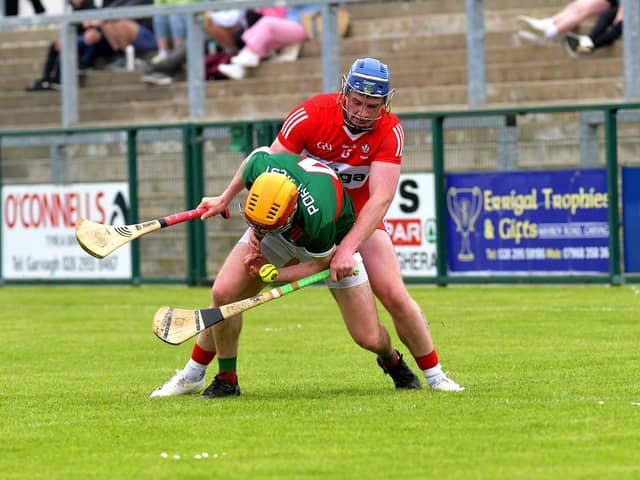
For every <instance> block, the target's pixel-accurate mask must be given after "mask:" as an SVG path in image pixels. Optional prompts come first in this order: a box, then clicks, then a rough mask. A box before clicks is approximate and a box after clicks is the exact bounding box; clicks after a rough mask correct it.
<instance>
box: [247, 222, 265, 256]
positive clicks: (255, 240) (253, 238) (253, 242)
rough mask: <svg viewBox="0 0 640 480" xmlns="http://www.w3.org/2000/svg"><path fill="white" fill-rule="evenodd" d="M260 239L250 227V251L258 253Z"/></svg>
mask: <svg viewBox="0 0 640 480" xmlns="http://www.w3.org/2000/svg"><path fill="white" fill-rule="evenodd" d="M261 240H262V239H261V238H260V237H258V235H257V234H256V231H255V230H254V229H253V228H252V229H250V230H249V250H250V251H251V252H252V253H258V254H259V253H260V241H261Z"/></svg>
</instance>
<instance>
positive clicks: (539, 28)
mask: <svg viewBox="0 0 640 480" xmlns="http://www.w3.org/2000/svg"><path fill="white" fill-rule="evenodd" d="M550 21H551V20H550V19H548V18H532V17H527V16H526V15H519V16H518V22H520V24H521V25H524V26H525V27H526V28H528V29H530V30H534V31H536V32H540V33H544V31H545V29H546V27H547V26H548V25H549V22H550Z"/></svg>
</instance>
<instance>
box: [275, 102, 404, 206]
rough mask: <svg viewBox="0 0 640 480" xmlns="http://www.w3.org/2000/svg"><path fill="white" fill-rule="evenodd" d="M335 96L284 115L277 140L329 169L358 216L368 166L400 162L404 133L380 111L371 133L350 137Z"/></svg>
mask: <svg viewBox="0 0 640 480" xmlns="http://www.w3.org/2000/svg"><path fill="white" fill-rule="evenodd" d="M339 95H340V94H339V93H330V94H320V95H316V96H314V97H311V98H310V99H308V100H306V101H305V102H303V103H301V104H300V105H298V106H297V107H296V108H294V109H293V110H292V111H291V113H289V115H287V118H286V119H285V121H284V124H283V125H282V128H281V129H280V132H279V133H278V140H279V141H280V143H281V144H282V145H283V146H284V147H285V148H286V149H287V150H289V151H290V152H293V153H299V154H302V155H304V156H306V157H311V158H314V159H316V160H318V161H320V162H322V163H324V164H326V165H327V166H329V167H330V168H332V169H333V170H334V171H335V172H336V173H337V174H338V175H339V177H340V180H342V184H343V185H344V187H345V189H346V190H347V192H348V193H349V196H350V197H351V199H352V200H353V203H354V205H355V207H356V211H358V212H359V211H360V209H361V208H362V206H363V205H364V203H365V202H366V201H367V200H368V199H369V170H370V168H371V163H373V162H388V163H394V164H397V165H399V164H400V162H401V161H402V148H403V146H404V130H403V129H402V125H401V124H400V119H399V118H398V117H396V116H395V115H393V114H390V113H387V112H384V111H383V114H382V117H381V118H380V119H378V120H376V122H375V123H374V125H373V128H371V130H367V131H365V132H360V133H356V134H354V133H352V132H351V131H349V129H348V128H347V127H346V126H345V124H344V118H343V111H342V104H341V103H339V101H338V97H339Z"/></svg>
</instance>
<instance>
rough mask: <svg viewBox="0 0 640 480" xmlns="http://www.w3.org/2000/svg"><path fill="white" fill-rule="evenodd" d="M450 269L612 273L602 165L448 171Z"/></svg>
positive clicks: (458, 270) (459, 272) (503, 271)
mask: <svg viewBox="0 0 640 480" xmlns="http://www.w3.org/2000/svg"><path fill="white" fill-rule="evenodd" d="M446 184H447V186H446V203H447V249H448V263H449V271H450V273H452V274H463V275H464V274H477V273H482V274H485V273H488V274H516V275H518V274H586V273H607V272H608V271H609V224H608V221H607V220H608V217H607V213H608V210H607V209H608V197H607V187H606V172H605V170H604V169H579V170H553V171H536V172H534V171H532V172H508V173H478V174H449V175H447V181H446Z"/></svg>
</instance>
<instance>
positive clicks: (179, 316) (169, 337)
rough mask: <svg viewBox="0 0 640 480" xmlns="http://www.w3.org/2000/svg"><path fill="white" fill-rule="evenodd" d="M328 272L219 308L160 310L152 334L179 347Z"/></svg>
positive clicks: (169, 308) (325, 276)
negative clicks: (227, 320)
mask: <svg viewBox="0 0 640 480" xmlns="http://www.w3.org/2000/svg"><path fill="white" fill-rule="evenodd" d="M330 275H331V270H330V269H327V270H323V271H321V272H318V273H314V274H313V275H309V276H308V277H304V278H301V279H300V280H297V281H295V282H291V283H287V284H286V285H282V286H281V287H276V288H272V289H271V290H269V291H267V292H264V293H261V294H258V295H255V296H253V297H250V298H245V299H244V300H239V301H237V302H234V303H230V304H228V305H222V306H221V307H214V308H205V309H202V310H186V309H182V308H173V307H160V308H159V309H158V311H157V312H156V314H155V316H154V317H153V333H155V334H156V335H157V336H158V338H160V340H163V341H165V342H167V343H170V344H172V345H179V344H181V343H183V342H185V341H186V340H188V339H190V338H191V337H193V336H194V335H197V334H198V333H199V332H201V331H202V330H204V329H205V328H209V327H210V326H212V325H215V324H216V323H220V322H222V321H223V320H224V319H226V318H229V317H233V316H234V315H238V314H239V313H242V312H245V311H247V310H249V309H250V308H253V307H257V306H258V305H262V304H264V303H267V302H269V301H271V300H274V299H276V298H280V297H283V296H285V295H287V294H288V293H291V292H295V291H296V290H300V289H301V288H304V287H306V286H308V285H311V284H313V283H316V282H319V281H320V280H324V279H326V278H329V276H330Z"/></svg>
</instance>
